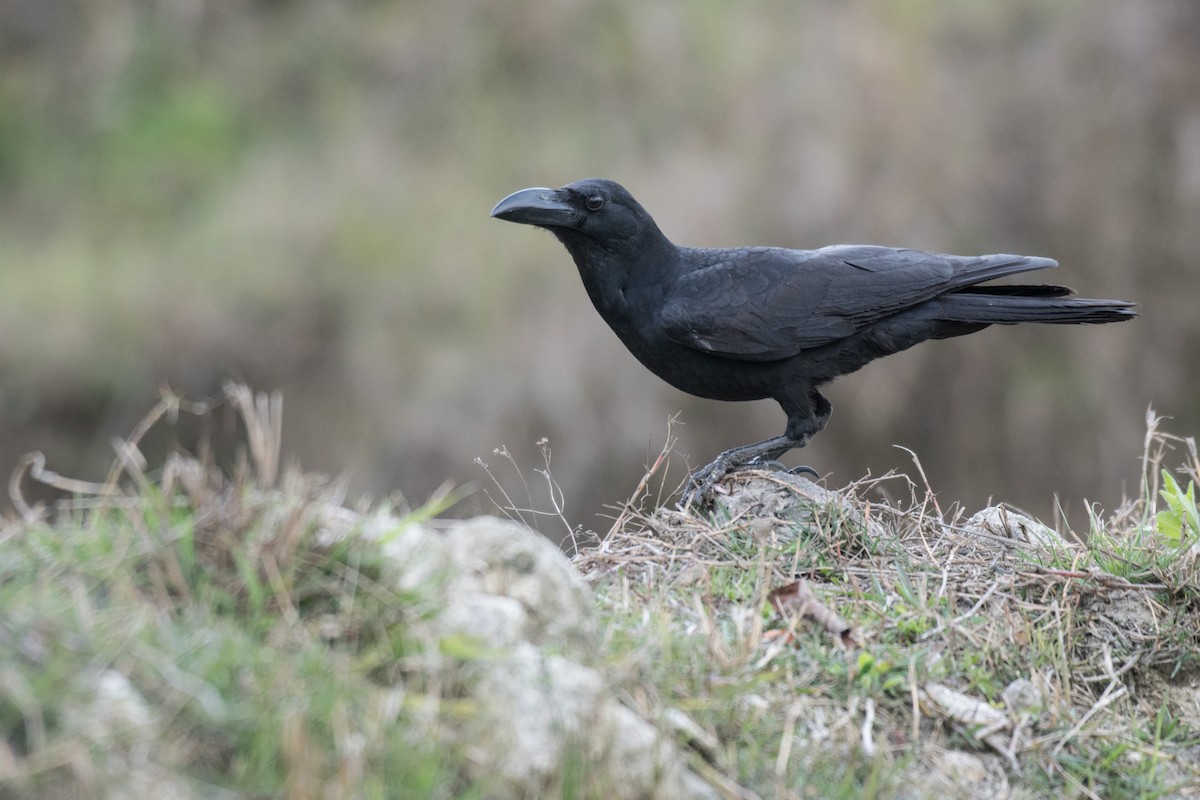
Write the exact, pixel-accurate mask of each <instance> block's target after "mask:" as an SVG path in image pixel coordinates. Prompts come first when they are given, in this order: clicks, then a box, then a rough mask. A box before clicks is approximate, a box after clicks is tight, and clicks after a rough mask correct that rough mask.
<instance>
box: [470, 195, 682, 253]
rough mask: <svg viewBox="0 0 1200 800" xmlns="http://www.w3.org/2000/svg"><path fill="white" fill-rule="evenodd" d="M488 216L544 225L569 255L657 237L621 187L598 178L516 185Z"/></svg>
mask: <svg viewBox="0 0 1200 800" xmlns="http://www.w3.org/2000/svg"><path fill="white" fill-rule="evenodd" d="M492 216H493V217H496V218H497V219H503V220H507V221H509V222H519V223H521V224H523V225H536V226H537V227H539V228H545V229H547V230H549V231H550V232H551V233H553V234H554V235H555V236H557V237H558V238H559V240H560V241H562V243H563V244H565V245H566V246H567V249H569V250H571V251H572V252H573V253H574V252H575V251H576V248H595V247H599V248H601V249H603V250H619V249H621V248H622V245H626V246H628V245H634V246H636V245H638V243H639V242H642V241H644V237H651V238H661V237H662V233H660V232H659V230H658V226H657V225H655V224H654V220H653V219H651V217H650V215H649V214H648V213H646V209H644V208H642V206H641V204H639V203H638V201H637V200H634V199H633V195H631V194H630V193H629V192H628V191H626V190H625V187H623V186H621V185H620V184H619V183H616V182H614V181H609V180H604V179H602V178H588V179H587V180H582V181H576V182H575V183H571V184H568V185H566V186H564V187H562V188H561V189H522V190H521V191H519V192H513V193H512V194H510V195H509V196H508V197H506V198H504V199H503V200H501V201H500V202H499V203H497V204H496V207H495V208H493V209H492Z"/></svg>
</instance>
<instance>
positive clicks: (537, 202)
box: [492, 188, 579, 227]
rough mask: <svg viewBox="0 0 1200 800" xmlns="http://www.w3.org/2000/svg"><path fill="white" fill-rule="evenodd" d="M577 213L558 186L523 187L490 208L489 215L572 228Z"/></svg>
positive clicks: (548, 225)
mask: <svg viewBox="0 0 1200 800" xmlns="http://www.w3.org/2000/svg"><path fill="white" fill-rule="evenodd" d="M578 215H579V212H578V211H576V210H575V208H573V207H572V206H571V205H570V204H569V203H567V202H566V199H565V197H564V194H563V192H561V191H560V190H558V189H540V188H537V189H522V190H521V191H519V192H513V193H512V194H510V195H509V196H508V197H506V198H504V199H503V200H501V201H500V202H499V203H497V204H496V207H495V208H493V209H492V216H493V217H496V218H497V219H503V220H507V221H508V222H519V223H521V224H523V225H541V226H543V227H572V226H573V225H574V224H575V223H576V221H577V220H578Z"/></svg>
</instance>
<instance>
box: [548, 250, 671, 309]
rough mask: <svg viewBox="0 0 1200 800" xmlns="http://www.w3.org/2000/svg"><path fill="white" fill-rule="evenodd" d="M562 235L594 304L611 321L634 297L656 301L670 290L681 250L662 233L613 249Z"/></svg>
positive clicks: (643, 300) (644, 300) (641, 300)
mask: <svg viewBox="0 0 1200 800" xmlns="http://www.w3.org/2000/svg"><path fill="white" fill-rule="evenodd" d="M560 238H562V242H563V244H564V245H565V246H566V248H567V250H568V251H569V252H570V254H571V258H573V259H574V261H575V266H576V267H578V268H579V277H580V278H582V279H583V285H584V288H585V289H587V293H588V296H589V297H590V298H591V300H592V303H593V305H595V306H596V310H597V311H599V312H600V314H601V315H602V316H604V318H605V319H607V320H608V321H609V323H610V324H614V319H613V317H614V316H621V315H623V314H624V313H625V311H626V310H627V308H628V304H629V303H630V302H631V301H633V300H635V298H637V299H639V301H640V302H641V303H644V302H646V299H649V300H650V302H653V301H654V300H655V299H656V298H654V297H653V295H655V294H657V293H661V292H663V291H666V290H668V289H669V288H670V284H671V280H670V278H673V277H674V275H675V274H676V273H677V270H676V264H677V262H678V259H679V249H678V248H677V247H676V246H675V245H674V244H672V243H671V242H670V241H669V240H668V239H667V238H666V237H665V236H662V234H659V235H658V236H654V237H644V240H643V241H639V242H636V243H631V242H628V241H622V242H619V243H617V246H616V247H613V248H606V247H599V246H597V245H596V243H594V242H590V241H589V242H583V241H572V240H571V239H570V238H568V237H560ZM642 298H646V299H642Z"/></svg>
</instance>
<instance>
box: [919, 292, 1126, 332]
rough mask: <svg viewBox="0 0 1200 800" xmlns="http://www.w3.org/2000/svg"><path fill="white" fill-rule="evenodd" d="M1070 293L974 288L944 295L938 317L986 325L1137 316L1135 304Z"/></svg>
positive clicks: (1080, 322)
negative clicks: (1081, 296) (1076, 295)
mask: <svg viewBox="0 0 1200 800" xmlns="http://www.w3.org/2000/svg"><path fill="white" fill-rule="evenodd" d="M997 290H999V291H997ZM1023 290H1024V291H1023ZM1064 290H1065V291H1064ZM1069 293H1070V290H1069V289H1066V287H1062V286H989V287H972V288H971V289H969V290H960V291H957V292H952V293H950V294H946V295H942V297H941V298H939V306H940V308H939V310H938V318H939V319H941V320H944V321H946V322H966V323H975V324H983V325H1015V324H1017V323H1021V322H1043V323H1049V324H1052V325H1054V324H1057V325H1087V324H1100V323H1105V322H1123V321H1125V320H1128V319H1133V318H1134V317H1136V316H1137V312H1135V311H1134V308H1135V304H1134V303H1130V302H1127V301H1125V300H1092V299H1088V298H1076V297H1068V296H1067V295H1068V294H1069Z"/></svg>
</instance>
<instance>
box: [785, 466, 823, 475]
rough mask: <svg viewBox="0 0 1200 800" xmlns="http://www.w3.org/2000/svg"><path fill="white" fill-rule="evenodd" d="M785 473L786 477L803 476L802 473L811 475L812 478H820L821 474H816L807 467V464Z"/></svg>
mask: <svg viewBox="0 0 1200 800" xmlns="http://www.w3.org/2000/svg"><path fill="white" fill-rule="evenodd" d="M787 472H788V475H803V474H804V473H806V472H807V473H808V474H809V475H812V476H813V477H814V478H820V477H821V473H819V472H817V471H816V470H815V469H813V468H812V467H810V466H808V465H807V464H801V465H800V466H798V467H792V468H791V469H789V470H788V471H787Z"/></svg>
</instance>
